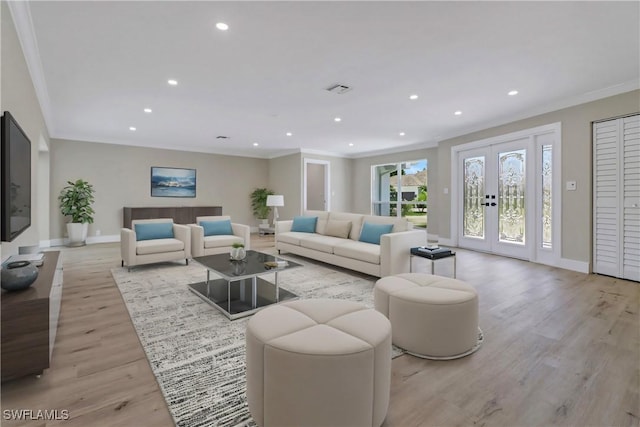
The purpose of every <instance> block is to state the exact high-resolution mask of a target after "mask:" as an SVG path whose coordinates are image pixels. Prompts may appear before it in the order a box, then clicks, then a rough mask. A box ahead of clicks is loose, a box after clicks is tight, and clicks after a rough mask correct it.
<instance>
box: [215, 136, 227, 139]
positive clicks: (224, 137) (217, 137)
mask: <svg viewBox="0 0 640 427" xmlns="http://www.w3.org/2000/svg"><path fill="white" fill-rule="evenodd" d="M216 139H229V137H228V136H224V135H218V136H216Z"/></svg>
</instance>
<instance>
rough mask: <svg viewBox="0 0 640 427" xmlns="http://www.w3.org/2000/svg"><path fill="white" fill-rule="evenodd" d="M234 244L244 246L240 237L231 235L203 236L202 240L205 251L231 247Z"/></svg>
mask: <svg viewBox="0 0 640 427" xmlns="http://www.w3.org/2000/svg"><path fill="white" fill-rule="evenodd" d="M234 243H242V244H245V242H244V239H243V238H242V237H238V236H233V235H219V236H205V238H204V247H205V248H207V249H209V248H220V247H223V246H231V245H233V244H234Z"/></svg>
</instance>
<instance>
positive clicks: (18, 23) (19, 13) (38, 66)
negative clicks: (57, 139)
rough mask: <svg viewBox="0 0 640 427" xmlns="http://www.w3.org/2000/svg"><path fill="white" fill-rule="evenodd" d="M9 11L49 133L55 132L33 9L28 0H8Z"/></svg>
mask: <svg viewBox="0 0 640 427" xmlns="http://www.w3.org/2000/svg"><path fill="white" fill-rule="evenodd" d="M7 5H8V6H9V11H10V12H11V17H12V19H13V22H14V25H15V27H16V33H17V34H18V40H19V41H20V46H21V47H22V53H23V54H24V58H25V62H26V63H27V68H28V69H29V74H30V75H31V81H32V82H33V88H34V89H35V92H36V97H37V98H38V102H39V103H40V110H41V111H42V116H43V117H44V122H45V124H46V126H47V130H48V131H49V135H54V134H55V127H54V125H53V114H52V109H51V101H50V99H49V91H48V89H47V82H46V79H45V77H44V71H43V69H42V61H41V60H40V49H39V48H38V41H37V39H36V34H35V32H34V29H33V20H32V19H31V9H30V7H29V2H28V1H8V2H7Z"/></svg>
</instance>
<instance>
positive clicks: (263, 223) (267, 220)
mask: <svg viewBox="0 0 640 427" xmlns="http://www.w3.org/2000/svg"><path fill="white" fill-rule="evenodd" d="M260 223H261V224H262V225H266V226H267V227H268V226H269V218H264V219H261V220H260Z"/></svg>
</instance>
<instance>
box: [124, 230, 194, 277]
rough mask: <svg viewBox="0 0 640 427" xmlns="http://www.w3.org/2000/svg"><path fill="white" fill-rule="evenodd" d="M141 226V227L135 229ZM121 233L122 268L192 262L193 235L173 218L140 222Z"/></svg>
mask: <svg viewBox="0 0 640 427" xmlns="http://www.w3.org/2000/svg"><path fill="white" fill-rule="evenodd" d="M136 226H138V227H136ZM131 227H132V229H129V228H123V229H121V230H120V251H121V254H122V266H123V267H124V266H127V267H129V268H131V267H133V266H135V265H142V264H152V263H156V262H165V261H175V260H185V263H186V264H189V258H191V233H190V230H189V227H188V226H186V225H180V224H174V223H173V219H171V218H159V219H138V220H133V221H131Z"/></svg>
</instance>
